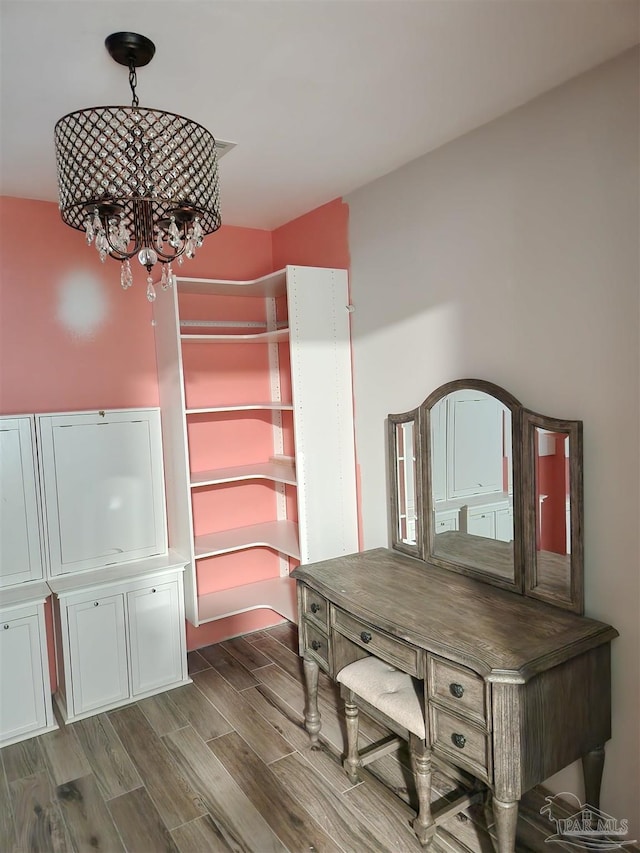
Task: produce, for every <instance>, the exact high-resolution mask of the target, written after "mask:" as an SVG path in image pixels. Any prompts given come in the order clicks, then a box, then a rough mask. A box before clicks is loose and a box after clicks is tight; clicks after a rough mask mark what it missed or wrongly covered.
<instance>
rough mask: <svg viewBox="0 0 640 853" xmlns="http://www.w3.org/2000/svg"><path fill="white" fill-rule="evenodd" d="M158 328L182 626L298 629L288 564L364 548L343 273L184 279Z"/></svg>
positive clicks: (160, 303) (160, 304) (160, 311)
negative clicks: (233, 619) (282, 621)
mask: <svg viewBox="0 0 640 853" xmlns="http://www.w3.org/2000/svg"><path fill="white" fill-rule="evenodd" d="M167 295H168V296H169V297H171V295H170V294H167ZM239 296H240V297H243V299H240V300H238V299H237V297H239ZM154 318H155V326H156V335H155V337H156V348H157V358H158V367H159V376H160V398H161V411H162V429H163V444H164V453H165V472H166V479H167V511H168V526H169V541H170V545H171V547H172V548H174V549H176V550H178V551H179V552H181V553H184V555H185V558H186V559H187V560H188V561H189V562H190V565H189V566H188V567H187V571H186V572H185V607H186V613H187V618H188V619H189V621H191V622H192V623H193V624H194V625H196V626H197V625H199V624H202V623H204V622H209V621H213V620H216V619H221V618H224V617H226V616H232V615H235V614H239V613H243V612H246V611H249V610H253V609H257V608H267V609H271V610H275V611H276V612H277V613H279V614H281V615H283V616H285V617H287V618H288V619H293V620H295V619H296V604H295V584H294V582H293V581H290V580H289V572H290V570H291V568H292V567H293V565H295V564H296V563H297V562H298V561H301V562H310V561H312V560H320V559H327V558H329V557H334V556H338V555H339V554H345V553H350V552H353V551H355V550H357V506H356V490H355V459H354V448H353V413H352V390H351V355H350V333H349V310H348V286H347V274H346V271H344V270H330V269H318V268H308V267H287V268H286V269H284V270H279V271H278V272H275V273H271V274H269V275H266V276H262V277H261V278H258V279H254V280H251V281H229V280H207V279H196V278H180V279H178V281H177V285H176V287H175V289H174V292H173V299H172V298H168V299H158V300H156V302H155V303H154ZM195 344H198V346H197V347H196V346H194V345H195ZM206 344H216V346H215V347H210V348H209V347H207V346H206ZM225 346H229V347H230V348H229V349H226V348H225ZM239 347H240V348H242V349H239ZM245 347H249V349H248V350H245V349H244V348H245ZM238 520H240V523H238ZM225 521H226V522H227V523H225ZM265 549H267V551H268V552H270V553H271V557H269V554H268V553H267V554H265ZM260 552H261V553H260ZM236 567H237V568H236ZM265 574H270V575H272V576H271V577H267V578H266V579H265V577H264V575H265ZM252 576H253V577H256V580H255V581H253V582H252V581H251V577H252ZM258 578H261V579H260V580H258ZM247 580H248V582H247Z"/></svg>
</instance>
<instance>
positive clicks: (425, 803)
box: [409, 734, 436, 847]
mask: <svg viewBox="0 0 640 853" xmlns="http://www.w3.org/2000/svg"><path fill="white" fill-rule="evenodd" d="M409 749H410V752H411V765H412V767H413V776H414V779H415V782H416V791H417V793H418V804H419V808H418V814H417V816H416V819H415V820H414V821H413V829H414V831H415V833H416V835H417V836H418V841H419V842H420V844H422V845H423V846H425V847H426V846H428V845H429V844H430V843H431V842H432V841H433V837H434V835H435V834H436V825H435V823H434V820H433V817H432V816H431V750H430V749H429V747H428V746H426V744H425V742H424V741H423V740H421V739H420V738H419V737H417V736H416V735H413V734H412V735H409Z"/></svg>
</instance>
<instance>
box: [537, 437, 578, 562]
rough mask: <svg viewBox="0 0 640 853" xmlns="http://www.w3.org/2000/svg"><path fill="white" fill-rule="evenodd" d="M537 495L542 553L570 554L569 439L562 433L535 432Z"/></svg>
mask: <svg viewBox="0 0 640 853" xmlns="http://www.w3.org/2000/svg"><path fill="white" fill-rule="evenodd" d="M536 444H537V447H536V451H537V452H536V492H537V495H536V497H537V505H538V529H537V531H536V547H537V549H538V550H539V551H551V552H553V553H554V554H569V553H570V551H571V547H570V543H571V525H570V509H569V470H568V464H569V460H568V447H569V439H568V436H566V435H565V434H563V433H555V432H549V431H547V430H543V429H536Z"/></svg>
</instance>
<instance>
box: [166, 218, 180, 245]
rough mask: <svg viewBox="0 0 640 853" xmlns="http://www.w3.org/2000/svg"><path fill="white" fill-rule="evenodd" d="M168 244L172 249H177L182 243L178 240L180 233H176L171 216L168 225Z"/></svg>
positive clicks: (174, 221) (174, 223)
mask: <svg viewBox="0 0 640 853" xmlns="http://www.w3.org/2000/svg"><path fill="white" fill-rule="evenodd" d="M169 243H170V245H171V246H173V248H174V249H178V248H179V247H180V245H181V243H182V240H181V239H180V232H179V231H178V226H177V225H176V220H175V218H174V217H173V216H172V217H171V222H170V223H169Z"/></svg>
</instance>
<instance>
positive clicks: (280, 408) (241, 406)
mask: <svg viewBox="0 0 640 853" xmlns="http://www.w3.org/2000/svg"><path fill="white" fill-rule="evenodd" d="M260 410H263V411H266V412H292V411H293V403H232V404H230V405H228V406H207V407H206V408H203V409H187V410H186V414H187V415H208V414H215V413H216V412H251V411H260Z"/></svg>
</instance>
